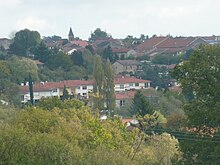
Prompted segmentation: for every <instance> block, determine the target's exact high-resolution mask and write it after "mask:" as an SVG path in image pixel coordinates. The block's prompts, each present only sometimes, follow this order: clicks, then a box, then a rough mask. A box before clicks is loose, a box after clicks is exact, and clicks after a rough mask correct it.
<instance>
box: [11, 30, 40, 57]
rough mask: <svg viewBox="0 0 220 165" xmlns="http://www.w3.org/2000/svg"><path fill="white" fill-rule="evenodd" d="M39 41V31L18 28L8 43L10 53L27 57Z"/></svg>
mask: <svg viewBox="0 0 220 165" xmlns="http://www.w3.org/2000/svg"><path fill="white" fill-rule="evenodd" d="M40 42H41V36H40V33H38V32H37V31H31V30H29V29H24V30H20V31H19V32H17V33H16V34H15V37H14V38H13V42H12V44H11V45H10V50H11V51H12V53H14V54H16V55H20V56H25V57H29V56H31V54H32V53H33V49H34V47H36V46H37V45H38V44H40Z"/></svg>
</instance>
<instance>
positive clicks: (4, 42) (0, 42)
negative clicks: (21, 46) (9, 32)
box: [0, 38, 12, 49]
mask: <svg viewBox="0 0 220 165" xmlns="http://www.w3.org/2000/svg"><path fill="white" fill-rule="evenodd" d="M11 43H12V40H10V39H7V38H0V48H1V47H3V48H4V49H9V46H10V45H11Z"/></svg>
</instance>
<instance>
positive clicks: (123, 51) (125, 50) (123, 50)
mask: <svg viewBox="0 0 220 165" xmlns="http://www.w3.org/2000/svg"><path fill="white" fill-rule="evenodd" d="M129 50H131V49H127V48H113V49H112V52H113V53H127V52H128V51H129Z"/></svg>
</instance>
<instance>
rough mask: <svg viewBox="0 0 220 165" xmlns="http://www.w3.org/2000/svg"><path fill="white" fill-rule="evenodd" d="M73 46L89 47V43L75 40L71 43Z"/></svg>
mask: <svg viewBox="0 0 220 165" xmlns="http://www.w3.org/2000/svg"><path fill="white" fill-rule="evenodd" d="M71 43H72V44H75V45H78V46H80V47H86V46H88V45H89V43H88V42H87V41H84V40H73V41H71Z"/></svg>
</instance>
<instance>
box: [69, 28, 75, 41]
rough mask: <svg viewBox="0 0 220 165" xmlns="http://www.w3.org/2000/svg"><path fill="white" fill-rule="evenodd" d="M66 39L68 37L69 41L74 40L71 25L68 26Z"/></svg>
mask: <svg viewBox="0 0 220 165" xmlns="http://www.w3.org/2000/svg"><path fill="white" fill-rule="evenodd" d="M68 39H69V41H73V40H74V35H73V31H72V28H71V27H70V31H69V34H68Z"/></svg>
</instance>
